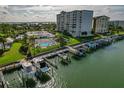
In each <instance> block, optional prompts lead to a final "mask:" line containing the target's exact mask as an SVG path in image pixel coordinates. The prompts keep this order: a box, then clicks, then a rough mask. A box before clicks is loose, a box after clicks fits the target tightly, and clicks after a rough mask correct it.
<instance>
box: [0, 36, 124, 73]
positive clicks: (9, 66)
mask: <svg viewBox="0 0 124 93" xmlns="http://www.w3.org/2000/svg"><path fill="white" fill-rule="evenodd" d="M116 36H118V37H121V36H124V35H116ZM110 37H111V36H108V37H107V38H110ZM107 38H100V39H107ZM100 39H95V40H91V41H96V40H100ZM122 40H123V39H122ZM88 42H90V41H87V42H83V43H80V44H76V45H72V46H71V47H72V48H75V49H77V48H80V47H81V46H83V45H84V44H86V43H88ZM110 45H111V44H110ZM64 52H69V49H68V48H67V47H63V48H59V49H56V50H53V51H49V52H45V53H41V54H38V55H36V56H34V57H32V58H31V60H32V59H33V58H37V57H40V58H50V57H55V56H57V55H58V54H60V53H64ZM18 67H21V64H20V61H16V62H13V63H10V64H6V65H3V66H0V71H7V70H11V69H15V68H18Z"/></svg>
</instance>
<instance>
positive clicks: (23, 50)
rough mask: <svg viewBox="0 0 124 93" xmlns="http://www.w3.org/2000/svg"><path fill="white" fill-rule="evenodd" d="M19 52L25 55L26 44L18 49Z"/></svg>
mask: <svg viewBox="0 0 124 93" xmlns="http://www.w3.org/2000/svg"><path fill="white" fill-rule="evenodd" d="M19 52H20V53H22V54H24V55H26V54H27V52H28V46H25V45H22V46H21V47H20V49H19Z"/></svg>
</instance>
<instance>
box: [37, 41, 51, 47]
mask: <svg viewBox="0 0 124 93" xmlns="http://www.w3.org/2000/svg"><path fill="white" fill-rule="evenodd" d="M39 46H41V47H47V46H49V42H42V43H40V44H39Z"/></svg>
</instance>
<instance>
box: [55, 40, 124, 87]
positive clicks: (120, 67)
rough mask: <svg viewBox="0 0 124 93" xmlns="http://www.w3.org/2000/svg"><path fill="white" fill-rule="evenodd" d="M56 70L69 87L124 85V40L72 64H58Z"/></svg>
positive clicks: (73, 61)
mask: <svg viewBox="0 0 124 93" xmlns="http://www.w3.org/2000/svg"><path fill="white" fill-rule="evenodd" d="M58 66H59V69H58V70H56V73H58V76H57V77H55V78H56V79H58V78H60V77H61V79H60V80H61V81H59V82H60V84H61V83H63V84H65V86H61V87H69V88H72V87H73V88H77V87H78V88H87V87H96V88H98V87H124V41H120V42H116V43H114V44H112V45H111V46H109V47H106V48H104V49H100V50H97V51H96V52H94V53H91V54H88V55H87V56H86V57H84V58H82V59H81V60H75V59H72V62H71V64H69V65H68V66H63V65H61V64H60V63H59V64H58Z"/></svg>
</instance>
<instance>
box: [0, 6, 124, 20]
mask: <svg viewBox="0 0 124 93" xmlns="http://www.w3.org/2000/svg"><path fill="white" fill-rule="evenodd" d="M73 10H93V11H94V13H93V16H101V15H106V16H109V17H110V20H124V5H4V6H3V5H0V22H56V14H59V13H60V12H61V11H73Z"/></svg>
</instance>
